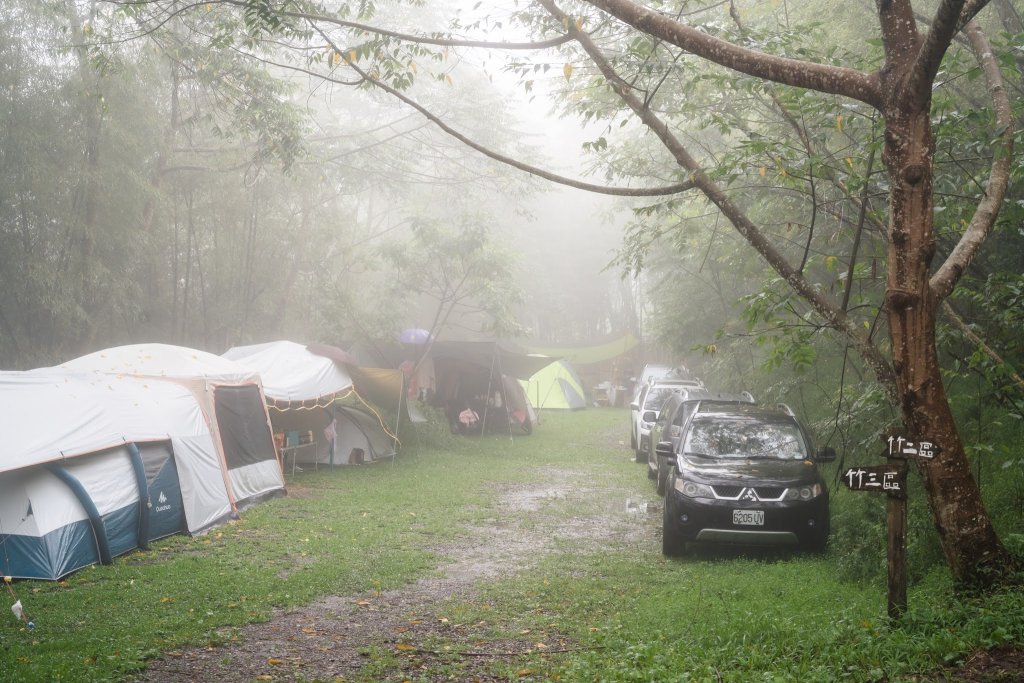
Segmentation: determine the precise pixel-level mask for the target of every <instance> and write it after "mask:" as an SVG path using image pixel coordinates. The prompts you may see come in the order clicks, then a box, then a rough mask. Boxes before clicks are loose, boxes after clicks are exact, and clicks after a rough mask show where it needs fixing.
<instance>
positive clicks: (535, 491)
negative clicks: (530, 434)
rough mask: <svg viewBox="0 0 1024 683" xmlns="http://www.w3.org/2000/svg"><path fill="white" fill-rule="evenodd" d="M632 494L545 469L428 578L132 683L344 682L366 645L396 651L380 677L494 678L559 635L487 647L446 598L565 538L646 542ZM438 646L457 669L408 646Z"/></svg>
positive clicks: (511, 569)
mask: <svg viewBox="0 0 1024 683" xmlns="http://www.w3.org/2000/svg"><path fill="white" fill-rule="evenodd" d="M633 495H635V491H628V490H625V489H608V488H604V489H597V488H594V487H593V486H592V484H588V480H586V479H585V478H583V477H581V476H580V475H579V473H572V474H568V473H565V472H561V471H557V470H550V471H547V472H545V473H544V483H542V484H535V485H519V486H511V487H510V486H503V487H502V488H501V490H500V491H497V490H496V491H495V496H496V499H497V501H498V504H497V505H496V506H495V509H496V510H500V511H501V516H500V517H493V518H490V519H487V520H485V522H484V523H483V524H481V525H480V526H477V527H475V528H472V529H469V530H468V533H467V534H466V535H465V536H464V537H462V538H460V539H459V540H458V541H456V542H453V543H450V544H447V545H445V546H443V547H439V548H435V550H436V551H437V552H438V554H440V555H441V556H443V557H445V558H447V561H446V562H445V563H443V564H442V565H441V566H439V567H438V568H437V572H436V575H435V576H431V577H428V578H424V579H421V580H420V581H418V582H416V583H414V584H411V585H409V586H407V587H405V588H402V589H400V590H393V591H388V592H384V593H381V594H364V595H345V596H332V597H328V598H324V599H321V600H319V601H317V602H315V603H313V604H311V605H308V606H306V607H304V608H301V609H296V610H291V611H287V612H282V613H280V614H278V615H275V616H274V617H273V618H272V619H271V620H270V621H268V622H265V623H260V624H252V625H250V626H247V627H244V628H242V629H241V630H240V631H238V632H236V633H234V634H230V632H226V633H225V636H228V637H230V641H229V643H228V644H227V645H224V646H219V647H210V648H198V649H191V650H186V651H183V652H171V653H167V654H165V655H164V656H163V657H161V658H160V659H157V660H154V661H153V662H151V664H150V666H149V668H148V669H147V671H146V672H145V673H144V674H143V675H141V676H140V677H139V678H138V679H137V680H138V681H145V682H147V683H169V682H178V681H213V680H217V681H252V680H274V681H318V680H319V681H336V680H350V679H351V678H352V677H353V676H354V675H355V674H357V672H359V671H360V670H361V669H362V668H363V667H364V666H366V665H367V663H368V661H369V660H370V658H369V657H367V655H366V653H367V648H372V647H378V648H384V649H388V650H391V651H394V652H395V653H396V654H397V655H400V656H397V657H396V658H395V659H396V663H395V664H394V665H393V666H391V668H389V669H388V670H387V671H381V672H380V673H379V677H378V680H396V681H402V680H405V679H406V678H409V679H415V680H423V676H424V675H426V676H428V677H429V678H428V679H429V680H459V681H492V680H498V679H496V678H494V677H493V676H492V675H491V674H489V673H488V672H489V671H490V670H491V668H492V665H493V663H494V662H495V661H496V660H501V659H502V658H505V659H506V661H507V659H508V658H509V657H510V656H514V655H510V653H523V652H528V651H530V650H531V649H533V648H538V647H540V648H543V649H550V650H553V651H554V650H558V649H562V648H565V647H566V641H565V638H564V637H561V636H560V635H559V634H553V633H546V634H543V636H542V637H541V636H539V635H538V634H529V635H524V636H523V639H522V640H521V641H519V640H517V641H504V642H496V641H494V640H492V639H487V640H484V638H483V635H484V633H485V632H486V630H487V629H489V628H490V625H488V624H485V623H480V624H456V623H452V622H451V621H450V620H449V619H447V618H445V617H444V616H443V615H442V614H441V609H442V608H443V604H444V603H445V601H447V600H449V599H451V598H457V599H460V600H471V599H472V598H473V596H474V595H475V588H476V585H477V582H479V581H486V580H489V579H496V578H498V577H500V576H507V575H510V574H514V573H515V572H519V571H522V570H523V569H526V568H529V567H530V566H533V565H534V564H535V563H536V562H537V561H538V560H539V559H540V558H542V557H543V556H544V555H545V554H546V553H550V552H553V551H554V550H555V548H556V547H562V548H563V549H564V547H565V544H566V542H568V543H569V544H570V546H571V547H572V548H573V549H574V550H575V549H578V551H579V552H592V551H595V550H599V549H600V548H601V547H603V546H606V545H608V544H616V545H619V544H623V543H625V544H642V543H646V544H650V543H653V542H654V539H653V529H654V525H653V524H652V523H651V522H650V520H649V519H648V517H647V515H648V511H647V506H646V505H645V504H643V503H637V502H635V501H633V500H631V498H630V497H631V496H633ZM437 639H443V640H444V641H446V642H448V643H455V644H457V645H458V646H459V647H458V648H457V649H458V650H460V651H462V652H463V653H464V654H463V656H462V657H458V658H456V659H455V660H454V661H453V658H452V657H451V656H450V655H449V654H447V653H445V652H436V651H431V650H426V649H421V648H420V647H418V646H412V645H408V644H406V643H429V642H431V641H436V640H437ZM538 642H540V645H539V646H538ZM465 652H470V653H471V654H470V655H468V656H467V655H465ZM440 672H445V673H440ZM363 675H366V674H365V672H364V674H363Z"/></svg>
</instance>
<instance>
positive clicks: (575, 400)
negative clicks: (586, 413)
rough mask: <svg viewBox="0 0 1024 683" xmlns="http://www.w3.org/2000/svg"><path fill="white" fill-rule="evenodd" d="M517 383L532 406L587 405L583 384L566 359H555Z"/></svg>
mask: <svg viewBox="0 0 1024 683" xmlns="http://www.w3.org/2000/svg"><path fill="white" fill-rule="evenodd" d="M519 383H520V384H522V385H523V390H524V391H525V392H526V397H527V398H528V399H529V400H530V403H531V404H532V405H533V407H534V408H545V409H546V408H553V409H558V410H583V409H584V408H586V407H587V399H586V393H585V392H584V391H583V384H582V383H581V382H580V379H579V377H577V376H576V371H575V370H573V369H572V366H571V365H569V363H568V361H564V360H559V361H555V362H554V363H552V364H550V365H548V366H547V367H545V368H542V369H541V370H539V371H537V372H536V373H535V374H533V375H532V376H531V377H530V379H528V380H519Z"/></svg>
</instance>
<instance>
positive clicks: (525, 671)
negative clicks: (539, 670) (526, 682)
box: [516, 669, 533, 677]
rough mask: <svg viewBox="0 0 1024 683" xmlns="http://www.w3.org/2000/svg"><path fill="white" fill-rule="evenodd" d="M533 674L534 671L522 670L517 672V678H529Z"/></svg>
mask: <svg viewBox="0 0 1024 683" xmlns="http://www.w3.org/2000/svg"><path fill="white" fill-rule="evenodd" d="M532 673H533V669H520V670H519V671H517V672H516V676H520V677H523V676H529V675H530V674H532Z"/></svg>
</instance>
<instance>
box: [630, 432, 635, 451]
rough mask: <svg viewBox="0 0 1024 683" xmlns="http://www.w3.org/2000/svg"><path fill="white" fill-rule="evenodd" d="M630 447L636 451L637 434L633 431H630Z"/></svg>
mask: <svg viewBox="0 0 1024 683" xmlns="http://www.w3.org/2000/svg"><path fill="white" fill-rule="evenodd" d="M629 447H630V448H632V449H633V450H634V451H635V450H636V433H635V432H634V431H633V430H632V429H631V430H629Z"/></svg>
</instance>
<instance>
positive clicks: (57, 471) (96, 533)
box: [48, 465, 114, 564]
mask: <svg viewBox="0 0 1024 683" xmlns="http://www.w3.org/2000/svg"><path fill="white" fill-rule="evenodd" d="M48 469H49V470H50V472H52V473H53V476H55V477H57V478H58V479H60V480H61V481H62V482H64V484H65V485H67V487H68V488H69V489H71V492H72V493H74V494H75V497H76V498H78V502H79V503H81V504H82V507H83V508H84V509H85V514H87V515H88V516H89V524H91V525H92V534H93V537H94V538H95V539H96V552H97V553H98V554H99V556H100V563H101V564H110V563H111V562H113V561H114V560H113V558H112V557H111V556H110V543H109V542H108V541H107V529H106V527H104V526H103V517H101V516H100V511H99V510H97V509H96V504H95V503H94V502H92V498H91V497H90V496H89V492H88V491H86V490H85V487H84V486H82V482H80V481H78V479H76V478H75V476H74V475H73V474H71V473H70V472H68V471H67V470H66V469H64V468H63V467H61V466H60V465H50V466H49V468H48Z"/></svg>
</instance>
